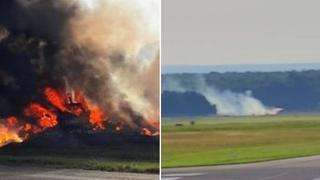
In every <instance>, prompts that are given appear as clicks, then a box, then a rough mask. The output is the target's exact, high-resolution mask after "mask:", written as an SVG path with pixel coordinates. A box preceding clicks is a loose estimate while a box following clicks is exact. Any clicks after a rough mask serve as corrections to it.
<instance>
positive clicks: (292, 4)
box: [162, 0, 320, 65]
mask: <svg viewBox="0 0 320 180" xmlns="http://www.w3.org/2000/svg"><path fill="white" fill-rule="evenodd" d="M319 7H320V1H319V0H162V63H163V64H164V65H168V64H266V63H282V64H283V63H306V62H316V63H317V62H319V63H320V10H319Z"/></svg>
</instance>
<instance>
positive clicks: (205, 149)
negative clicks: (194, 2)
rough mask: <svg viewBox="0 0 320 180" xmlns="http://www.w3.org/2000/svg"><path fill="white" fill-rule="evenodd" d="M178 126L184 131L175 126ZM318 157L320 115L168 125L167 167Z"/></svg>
mask: <svg viewBox="0 0 320 180" xmlns="http://www.w3.org/2000/svg"><path fill="white" fill-rule="evenodd" d="M190 121H195V122H196V123H195V125H190V124H189V122H190ZM177 123H179V124H183V126H175V124H177ZM316 154H320V116H264V117H206V118H198V119H187V118H186V119H164V121H163V122H162V167H165V168H169V167H184V166H205V165H220V164H236V163H249V162H257V161H266V160H275V159H283V158H291V157H299V156H308V155H316Z"/></svg>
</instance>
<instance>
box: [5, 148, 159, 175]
mask: <svg viewBox="0 0 320 180" xmlns="http://www.w3.org/2000/svg"><path fill="white" fill-rule="evenodd" d="M0 164H5V165H14V166H16V165H27V166H41V167H52V168H77V169H88V170H102V171H119V172H137V173H158V172H159V147H158V145H154V144H153V145H152V144H151V145H149V144H145V146H143V144H136V145H135V144H132V145H118V146H114V145H113V146H109V147H104V148H103V147H101V148H81V149H43V148H15V149H6V148H3V149H0Z"/></svg>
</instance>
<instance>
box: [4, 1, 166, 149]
mask: <svg viewBox="0 0 320 180" xmlns="http://www.w3.org/2000/svg"><path fill="white" fill-rule="evenodd" d="M159 13H160V12H159V2H158V1H157V0H151V1H148V2H145V3H144V4H142V1H141V0H134V1H125V0H117V1H114V0H3V1H0V57H1V61H0V89H1V90H0V109H1V112H0V118H2V120H3V121H5V119H6V117H10V116H14V117H15V118H17V119H18V123H17V125H14V128H8V126H6V125H3V124H5V123H2V125H1V127H2V128H1V129H6V131H10V132H11V131H13V129H15V130H16V131H19V130H18V129H20V128H21V127H22V126H25V124H24V123H28V124H29V123H30V124H32V125H34V126H41V125H39V122H38V123H37V122H34V119H37V117H35V115H34V114H33V113H34V112H33V111H31V112H30V111H29V112H30V113H29V114H28V113H26V109H25V108H26V107H29V104H30V103H31V102H39V103H40V104H41V107H42V106H44V107H45V108H46V109H47V110H49V111H50V112H51V111H56V110H57V109H58V110H60V111H71V110H69V109H68V108H65V107H64V105H65V104H64V103H65V102H64V96H67V95H66V94H71V95H72V97H71V103H73V102H72V98H78V100H79V99H85V102H86V103H85V106H88V108H87V109H86V108H83V109H86V111H90V112H91V113H92V112H95V111H94V110H93V109H95V110H96V109H98V110H99V113H100V114H99V118H101V119H102V120H101V121H106V120H105V119H112V120H114V119H116V120H117V121H119V122H122V123H124V124H126V125H127V126H130V127H131V128H133V129H143V130H144V131H148V133H149V134H150V133H151V134H153V133H155V132H154V131H155V130H154V128H151V129H148V130H146V129H145V128H149V127H150V126H151V127H154V124H157V122H158V121H159V114H158V112H159V104H158V99H159V54H158V53H159V45H158V43H159V35H158V33H159V32H158V29H157V28H158V26H159V25H158V23H159V22H158V19H157V18H158V17H159ZM48 87H49V90H50V91H47V90H48ZM44 92H45V93H44ZM78 92H81V93H80V94H81V96H80V95H79V93H78ZM46 93H48V94H49V97H48V94H46ZM57 93H58V94H59V95H57ZM77 93H78V95H74V94H77ZM44 94H46V95H47V100H46V99H45V96H44ZM52 95H57V97H61V99H63V100H58V99H57V98H52ZM50 96H51V98H50ZM75 96H76V97H75ZM80 97H81V98H80ZM79 101H80V100H79ZM79 101H78V102H79ZM78 102H77V103H78ZM50 103H51V104H50ZM83 106H84V105H83ZM89 106H90V107H91V109H90V107H89ZM31 107H35V106H30V108H31ZM97 107H99V108H97ZM51 109H54V110H51ZM83 111H85V110H83ZM41 112H42V111H41ZM102 114H103V117H102ZM31 116H33V118H30V117H31ZM52 117H54V116H51V118H52ZM30 119H33V120H30ZM40 119H41V118H40ZM96 119H97V118H96ZM22 122H23V123H22ZM51 125H52V126H54V125H55V124H51ZM96 125H97V124H96ZM46 128H47V127H46ZM1 129H0V136H1V133H2V132H3V133H5V132H4V131H2V130H1ZM8 129H9V130H8ZM149 131H152V132H149ZM0 145H1V138H0Z"/></svg>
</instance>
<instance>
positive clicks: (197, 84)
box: [162, 75, 282, 116]
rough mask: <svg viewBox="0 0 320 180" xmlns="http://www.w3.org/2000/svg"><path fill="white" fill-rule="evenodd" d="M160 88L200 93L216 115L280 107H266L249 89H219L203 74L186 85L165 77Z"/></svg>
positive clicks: (270, 111) (274, 110)
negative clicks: (234, 90)
mask: <svg viewBox="0 0 320 180" xmlns="http://www.w3.org/2000/svg"><path fill="white" fill-rule="evenodd" d="M162 90H163V91H164V90H166V91H175V92H187V91H193V92H197V93H199V94H202V95H203V96H204V97H205V98H206V99H207V100H208V101H209V102H210V103H211V104H212V105H215V106H216V109H217V114H218V115H234V116H243V115H268V114H269V115H274V114H277V113H279V112H280V111H281V110H282V109H281V108H275V107H266V106H265V105H263V103H262V102H260V101H259V100H258V99H256V98H255V97H253V96H252V93H251V91H246V92H244V93H235V92H232V91H230V90H224V91H222V90H219V89H217V88H215V87H213V86H210V85H208V84H207V83H206V80H205V78H204V77H203V76H201V75H197V76H194V77H193V79H192V80H191V81H189V82H188V85H187V86H184V85H183V83H182V82H181V80H180V79H176V78H174V77H167V78H166V79H165V80H164V83H163V85H162Z"/></svg>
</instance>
